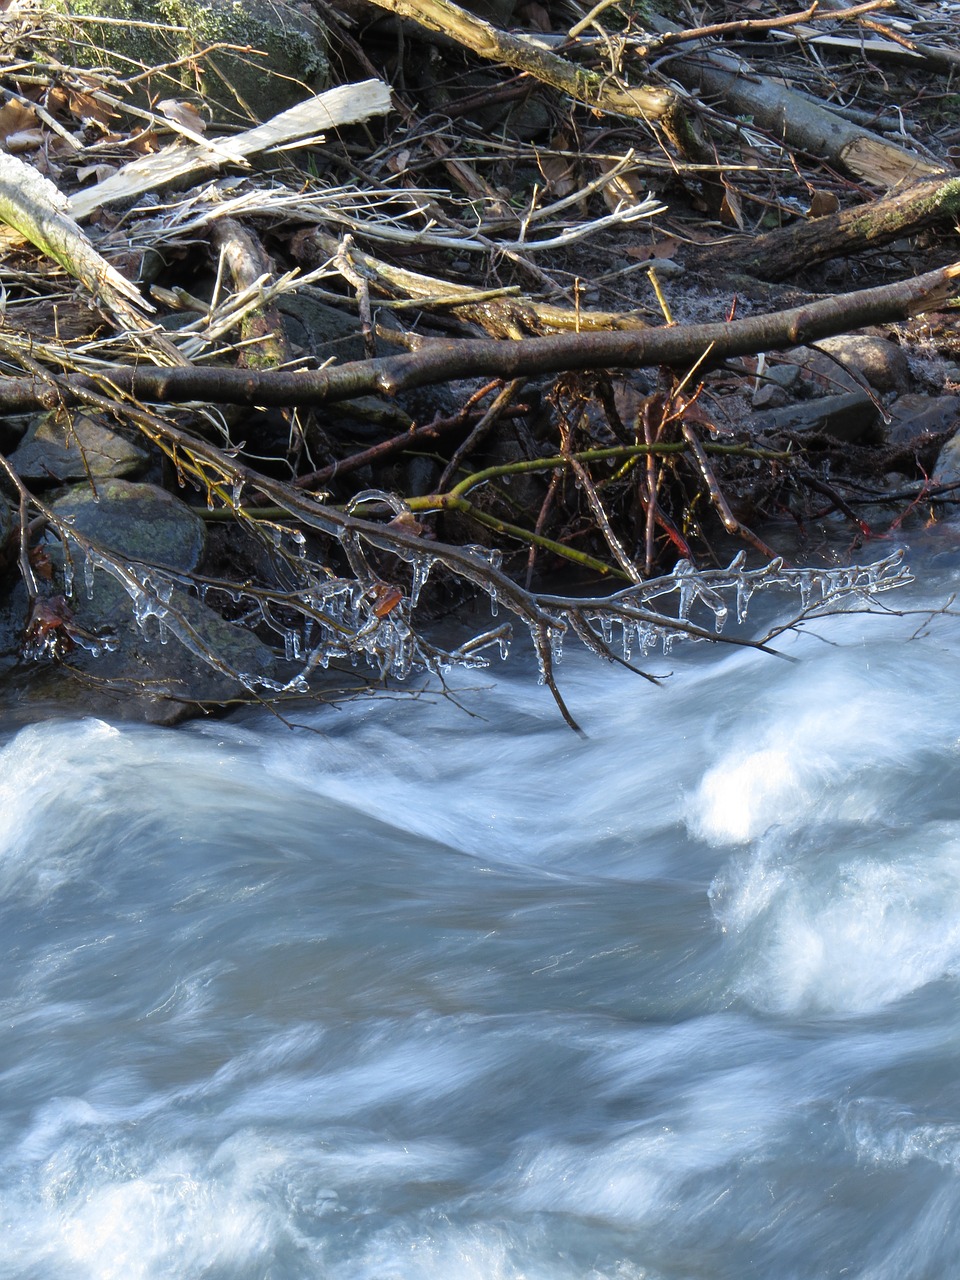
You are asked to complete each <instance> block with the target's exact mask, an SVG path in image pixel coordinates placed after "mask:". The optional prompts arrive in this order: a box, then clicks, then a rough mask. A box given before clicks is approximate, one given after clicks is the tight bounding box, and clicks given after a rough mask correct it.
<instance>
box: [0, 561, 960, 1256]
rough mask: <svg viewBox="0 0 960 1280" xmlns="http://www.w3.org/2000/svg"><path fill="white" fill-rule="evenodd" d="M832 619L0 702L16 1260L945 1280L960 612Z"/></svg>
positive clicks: (959, 992)
mask: <svg viewBox="0 0 960 1280" xmlns="http://www.w3.org/2000/svg"><path fill="white" fill-rule="evenodd" d="M912 560H913V562H914V563H915V565H917V567H918V568H919V569H920V570H921V572H922V575H923V581H922V583H921V584H918V585H915V586H914V587H911V588H909V589H908V590H907V591H905V592H902V593H898V594H897V595H896V596H891V597H888V598H887V599H886V603H887V604H889V605H891V606H892V605H897V606H899V607H905V606H910V607H912V608H922V607H923V606H924V604H931V605H932V606H934V607H936V606H937V605H939V604H941V603H942V602H943V601H944V600H945V599H946V597H947V596H948V595H949V593H950V592H951V591H952V590H954V589H955V587H956V584H957V577H958V574H957V570H956V568H955V567H954V566H955V565H956V563H957V560H956V555H955V554H954V553H953V551H952V550H951V549H948V550H947V551H945V552H942V553H941V554H939V555H938V556H935V555H932V554H927V553H925V552H924V551H923V549H922V548H921V549H915V550H914V553H913V554H912ZM918 632H919V634H915V633H918ZM819 633H820V635H821V636H823V637H825V639H814V638H812V637H809V636H806V637H787V638H785V640H784V641H783V643H782V648H783V649H784V650H785V651H787V652H789V653H790V654H792V655H793V656H794V657H796V658H798V659H799V661H798V662H796V663H794V664H789V663H786V662H782V661H779V660H777V659H774V658H770V657H765V656H763V655H759V654H756V653H753V652H748V651H743V650H735V649H724V650H710V651H707V650H706V649H705V648H703V647H698V648H696V649H694V648H686V649H684V648H681V649H679V650H677V652H676V653H675V654H674V655H673V656H672V657H671V658H670V659H669V661H668V662H665V661H663V660H662V659H661V660H660V661H659V662H651V664H650V665H651V666H652V667H653V668H655V669H659V670H661V671H662V670H665V669H667V668H672V670H673V672H674V674H673V676H672V678H671V679H670V680H669V681H668V684H667V687H666V688H665V689H663V690H657V689H653V688H651V687H650V686H649V685H648V684H646V683H645V682H643V681H641V680H639V679H637V678H635V677H633V676H631V675H629V674H628V673H626V672H623V671H621V670H611V669H606V668H601V667H600V666H599V665H597V664H596V663H594V662H592V661H590V660H587V659H585V658H584V659H577V658H576V657H575V655H573V654H572V653H571V654H570V655H568V657H567V658H566V660H565V662H564V664H563V667H562V668H561V677H562V685H563V689H564V692H565V694H566V696H567V698H568V701H569V703H570V705H571V707H572V709H573V710H574V712H575V713H576V714H577V715H578V717H579V718H580V719H581V721H582V723H583V724H584V726H585V728H586V729H587V731H588V732H589V734H590V737H589V740H587V741H581V740H579V739H577V738H576V737H575V736H574V735H573V734H571V733H570V732H569V730H567V729H566V728H565V726H564V725H563V723H562V721H561V720H560V717H559V716H558V715H557V713H556V710H555V708H554V707H553V705H552V702H551V700H550V698H549V695H548V694H547V693H546V692H545V691H544V690H543V689H540V688H538V687H537V685H536V681H535V679H532V678H531V675H530V673H529V672H523V671H520V670H517V669H516V668H515V667H514V666H513V665H512V664H508V665H506V666H504V667H499V668H497V669H495V670H493V671H492V672H490V673H489V674H486V673H481V674H472V675H470V674H466V675H461V676H459V677H458V678H457V679H456V680H455V682H454V683H455V685H456V687H457V689H458V694H457V697H458V700H459V701H460V702H461V703H462V704H463V706H464V707H466V708H467V710H466V711H465V710H462V709H460V708H459V707H458V706H457V705H454V703H453V702H452V701H450V700H448V699H445V698H444V697H442V696H439V695H436V694H434V695H430V696H424V697H421V698H420V699H419V700H416V701H411V700H410V699H396V700H394V699H389V698H381V699H376V700H367V701H363V702H357V703H353V704H349V705H346V706H344V707H342V708H340V709H330V708H327V709H310V710H308V711H306V712H303V713H301V714H300V715H299V716H298V720H299V721H300V723H301V724H302V725H304V726H306V727H303V728H298V729H295V730H293V731H291V730H289V729H287V728H285V727H284V726H283V725H282V724H280V723H279V722H278V721H276V720H275V719H273V718H271V717H269V716H267V715H263V714H257V715H253V714H250V715H247V716H245V717H242V718H240V719H233V720H230V721H227V722H225V723H205V724H198V725H193V726H190V727H187V728H185V729H181V730H178V731H164V730H156V729H151V728H142V727H131V726H114V725H110V724H106V723H103V722H100V721H96V720H84V721H73V722H62V721H48V722H45V723H39V724H35V725H32V726H30V727H27V728H20V729H18V730H13V729H9V730H8V731H7V732H6V734H5V735H4V736H3V738H2V741H0V919H2V934H0V937H2V944H3V950H2V966H0V1020H2V1023H0V1025H2V1036H0V1275H2V1276H3V1277H17V1280H87V1278H90V1280H159V1278H161V1277H163V1278H167V1277H169V1278H171V1280H172V1278H176V1280H193V1278H196V1280H300V1278H302V1280H308V1278H309V1280H313V1278H320V1277H336V1280H460V1278H463V1280H521V1278H522V1280H574V1278H577V1280H581V1278H582V1280H602V1278H606V1277H610V1278H611V1280H613V1278H616V1280H639V1278H640V1277H646V1278H649V1280H704V1278H720V1277H722V1278H724V1280H727V1278H729V1280H744V1278H745V1277H752V1276H758V1277H759V1276H763V1277H767V1276H769V1277H779V1278H780V1280H784V1278H788V1277H840V1276H845V1277H847V1276H853V1277H859V1278H861V1280H868V1278H869V1280H880V1278H881V1277H884V1278H885V1277H889V1278H890V1280H905V1278H910V1277H942V1276H945V1275H949V1274H952V1272H953V1270H954V1268H955V1266H956V1258H957V1256H958V1254H960V695H958V692H957V672H958V657H960V620H958V619H957V618H953V617H936V618H933V619H932V620H929V621H925V620H924V619H923V618H922V617H919V616H909V617H902V618H897V617H888V618H876V617H865V616H863V615H862V614H856V613H851V614H849V615H846V616H844V617H841V618H836V619H833V620H831V621H829V622H828V623H825V624H822V625H821V626H820V627H819Z"/></svg>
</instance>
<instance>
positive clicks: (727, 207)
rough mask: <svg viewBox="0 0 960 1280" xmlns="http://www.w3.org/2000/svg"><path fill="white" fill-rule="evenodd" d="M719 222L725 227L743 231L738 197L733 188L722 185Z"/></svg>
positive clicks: (741, 209) (741, 207) (741, 210)
mask: <svg viewBox="0 0 960 1280" xmlns="http://www.w3.org/2000/svg"><path fill="white" fill-rule="evenodd" d="M720 221H721V222H722V223H723V225H724V226H725V227H736V228H737V230H738V231H742V230H743V227H744V222H743V205H742V204H741V203H740V196H739V193H738V192H737V190H736V188H735V187H730V186H726V185H724V188H723V199H722V200H721V202H720Z"/></svg>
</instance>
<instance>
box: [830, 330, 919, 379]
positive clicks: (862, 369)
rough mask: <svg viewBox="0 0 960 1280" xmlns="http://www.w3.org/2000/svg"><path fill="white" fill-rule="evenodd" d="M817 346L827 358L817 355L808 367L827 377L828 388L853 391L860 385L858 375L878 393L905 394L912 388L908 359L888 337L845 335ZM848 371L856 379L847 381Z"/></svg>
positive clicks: (862, 334) (857, 334)
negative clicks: (839, 387)
mask: <svg viewBox="0 0 960 1280" xmlns="http://www.w3.org/2000/svg"><path fill="white" fill-rule="evenodd" d="M817 346H818V347H819V349H820V353H823V352H826V355H823V354H820V353H814V356H813V358H812V359H811V361H810V362H809V365H808V368H809V369H810V370H811V372H813V373H814V374H816V375H818V376H819V377H821V378H823V379H824V381H825V383H826V384H827V385H828V386H829V384H830V383H831V382H834V383H837V384H839V385H840V386H844V385H847V386H850V388H851V389H853V387H855V386H857V385H858V382H857V375H859V378H861V379H863V381H865V382H867V383H868V384H869V385H870V386H871V387H873V389H874V390H875V391H881V392H887V391H905V390H906V389H907V388H908V387H909V386H910V365H909V362H908V361H907V357H906V355H905V353H904V352H903V350H902V349H901V348H900V347H898V346H897V344H896V343H895V342H890V341H889V339H887V338H878V337H875V336H874V335H873V334H866V333H852V334H843V335H841V336H840V337H837V338H823V339H821V341H820V342H818V343H817ZM831 357H832V358H831ZM838 361H839V366H840V367H838V364H837V362H838ZM844 370H849V372H850V374H852V375H854V376H853V377H852V378H847V379H845V378H844V372H843V371H844ZM833 389H836V388H833Z"/></svg>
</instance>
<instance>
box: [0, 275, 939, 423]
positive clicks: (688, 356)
mask: <svg viewBox="0 0 960 1280" xmlns="http://www.w3.org/2000/svg"><path fill="white" fill-rule="evenodd" d="M958 279H960V262H957V263H953V264H951V265H950V266H948V267H942V268H940V269H939V270H937V271H929V272H926V273H925V274H924V275H921V276H914V277H912V278H911V279H909V280H902V281H899V282H897V283H894V284H888V285H882V286H880V287H879V288H876V289H864V290H861V291H858V292H856V293H848V294H841V295H839V296H836V297H832V298H827V299H824V300H823V301H820V302H813V303H809V304H807V305H805V306H801V307H793V308H791V309H790V310H787V311H781V312H776V313H773V314H770V315H760V316H750V317H748V318H747V319H744V320H734V321H731V322H729V323H725V322H723V321H718V322H713V323H710V324H696V325H673V326H668V327H665V328H660V329H641V330H637V331H635V332H626V333H587V334H557V335H554V336H552V337H547V338H526V339H524V340H522V341H519V342H512V341H491V340H472V339H464V340H460V341H453V342H437V343H433V344H431V345H430V346H429V347H427V348H426V349H424V350H422V351H417V352H413V353H411V354H404V355H398V356H384V357H382V358H380V359H375V360H358V361H353V362H350V363H347V364H342V365H339V366H332V367H328V368H325V369H316V370H304V371H300V370H298V371H295V372H288V371H284V370H269V371H263V372H254V371H251V370H249V369H222V368H193V367H189V368H176V369H160V368H155V367H143V368H131V367H129V366H124V365H105V366H103V367H102V369H101V370H100V372H99V373H98V374H97V375H89V374H71V375H69V376H65V377H63V378H61V379H60V381H59V388H58V391H57V392H55V393H54V392H52V391H51V388H50V387H49V385H46V384H44V383H42V382H41V381H39V380H38V379H34V378H25V377H8V378H2V379H0V409H2V410H5V411H6V412H23V411H25V410H28V409H35V408H38V407H41V408H51V407H55V405H56V404H58V403H76V402H77V401H79V400H81V399H82V397H83V394H84V393H85V392H89V391H90V390H99V391H101V392H102V391H104V390H106V391H107V392H110V391H111V390H112V391H113V393H114V394H117V395H127V396H135V397H136V398H137V399H139V400H148V401H152V402H154V403H161V402H167V403H171V404H183V403H186V402H190V401H202V402H204V403H207V404H211V403H212V404H243V405H262V406H264V407H278V406H279V407H284V406H291V405H299V406H306V405H316V404H325V403H327V402H330V401H336V400H347V399H350V398H351V397H353V396H358V395H369V394H376V393H379V394H385V395H396V394H398V393H399V392H401V391H407V390H411V389H413V388H415V387H425V386H435V385H436V384H438V383H441V382H450V381H453V380H455V379H462V378H475V377H496V378H502V379H504V380H510V379H514V378H528V377H535V376H537V375H546V374H553V373H563V372H567V371H570V370H582V369H615V368H621V369H642V368H651V367H657V366H667V367H670V368H689V367H690V366H691V365H693V364H694V363H696V362H697V361H699V360H701V359H702V358H703V356H704V353H705V352H706V351H707V350H708V348H709V349H710V356H709V361H708V363H709V364H710V365H716V364H718V363H720V362H721V361H723V360H726V359H729V358H730V357H732V356H742V355H753V354H756V353H757V352H759V351H775V350H786V349H787V348H790V347H796V346H804V345H806V344H808V343H811V342H816V341H817V340H818V339H820V338H827V337H831V336H833V335H836V334H840V333H848V332H849V331H850V330H852V329H859V328H862V327H863V326H864V325H871V324H883V323H887V322H889V321H892V320H902V319H904V318H906V317H907V316H910V315H916V314H919V313H921V312H923V311H931V310H936V309H938V308H939V307H942V306H943V304H944V303H945V302H946V300H947V299H948V298H949V297H950V296H951V295H952V294H953V293H954V292H955V289H956V283H955V282H956V281H957V280H958Z"/></svg>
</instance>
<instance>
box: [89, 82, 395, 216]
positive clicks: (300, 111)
mask: <svg viewBox="0 0 960 1280" xmlns="http://www.w3.org/2000/svg"><path fill="white" fill-rule="evenodd" d="M389 110H390V88H389V86H388V85H386V84H384V82H383V81H382V80H364V81H362V82H361V83H359V84H345V85H339V86H338V87H337V88H336V89H329V90H328V91H327V92H326V93H321V94H318V95H317V96H316V97H315V98H308V99H307V100H306V101H305V102H298V103H297V105H296V106H295V107H291V108H290V109H289V110H288V111H282V112H281V113H280V114H279V115H277V116H274V117H273V119H272V120H268V121H267V122H266V124H261V125H257V127H256V128H255V129H248V130H247V131H246V132H245V133H239V134H237V135H236V137H233V138H230V139H229V147H228V148H224V147H221V146H216V147H214V146H209V147H208V146H190V147H184V146H181V145H179V144H175V145H174V146H171V147H165V148H164V149H163V151H158V152H157V154H156V155H152V156H145V157H144V158H143V159H140V160H133V161H131V163H130V164H127V165H124V167H123V168H122V169H120V170H119V171H118V172H117V173H114V174H111V176H110V177H109V178H106V179H105V180H104V181H103V182H99V183H97V185H96V186H95V187H89V188H87V189H86V190H85V191H81V192H79V193H78V194H77V195H75V196H74V197H73V199H72V200H71V201H70V212H71V213H72V214H73V216H74V218H76V219H77V220H78V221H80V222H82V221H83V219H84V218H89V217H90V215H91V213H93V211H94V210H95V209H99V208H100V207H101V206H103V205H105V204H112V203H114V202H115V201H117V200H127V199H129V198H130V197H131V196H137V195H140V194H142V193H143V192H144V191H153V190H155V189H156V188H157V187H161V186H164V185H166V184H167V183H168V182H173V181H174V180H175V179H178V178H184V177H187V176H188V175H190V174H197V173H201V172H203V171H205V170H211V169H219V168H221V167H222V166H223V164H224V163H226V162H227V161H228V160H230V159H232V160H234V161H236V162H238V163H243V160H244V159H245V157H247V156H252V155H255V154H256V153H257V152H258V151H265V150H266V149H267V148H268V147H276V146H280V145H282V144H283V143H286V142H294V141H296V139H298V138H306V137H310V136H312V135H313V134H315V133H317V132H318V131H321V130H323V129H335V128H337V127H339V126H340V125H345V124H357V123H358V122H359V121H361V120H369V118H370V117H371V116H382V115H386V114H387V112H388V111H389Z"/></svg>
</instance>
